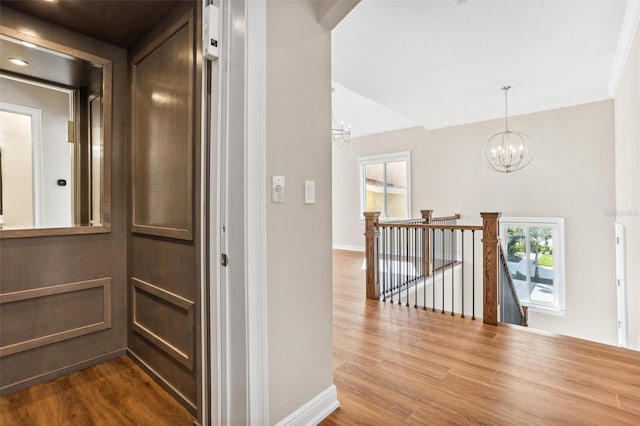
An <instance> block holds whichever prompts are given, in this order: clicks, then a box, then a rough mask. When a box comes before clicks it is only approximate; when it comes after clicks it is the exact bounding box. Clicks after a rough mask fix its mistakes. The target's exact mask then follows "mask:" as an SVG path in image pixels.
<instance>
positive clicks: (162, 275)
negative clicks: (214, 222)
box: [128, 4, 201, 414]
mask: <svg viewBox="0 0 640 426" xmlns="http://www.w3.org/2000/svg"><path fill="white" fill-rule="evenodd" d="M188 6H190V7H188ZM193 6H194V5H193V4H191V5H189V4H186V5H181V6H180V7H179V9H177V10H175V11H174V12H173V13H172V14H170V16H168V17H167V19H166V20H165V21H163V22H161V23H160V24H159V25H158V26H156V28H155V29H154V30H152V31H151V32H150V33H149V34H148V35H147V36H146V37H145V38H144V39H143V40H142V41H140V42H139V43H138V44H137V45H136V47H135V48H134V49H132V50H131V52H130V64H131V66H130V78H131V89H132V93H131V156H132V158H131V200H132V203H131V236H130V244H131V245H130V251H129V290H130V291H129V324H130V327H129V333H128V339H129V341H128V344H129V345H128V346H129V350H130V352H131V354H132V355H133V357H134V359H136V360H137V361H138V362H139V363H140V364H141V365H142V366H143V367H145V368H146V369H147V370H148V371H150V372H151V373H152V374H153V375H154V377H155V378H156V379H157V380H158V382H159V383H160V384H162V385H163V386H164V387H165V388H166V389H167V390H169V391H170V393H172V394H173V395H174V397H176V398H177V399H178V400H179V401H180V402H181V403H182V404H183V405H185V406H186V407H187V408H188V409H190V410H191V411H192V412H193V413H194V414H195V413H196V411H197V408H198V400H199V396H198V390H199V389H200V386H199V374H198V371H199V363H200V362H201V361H200V359H199V355H198V354H199V352H198V348H199V346H200V345H199V342H198V336H199V330H200V321H199V317H200V284H199V282H200V276H199V270H200V268H199V265H200V260H199V259H200V237H199V235H200V222H199V214H198V211H199V208H200V199H199V197H198V194H199V186H200V182H199V178H198V177H199V176H200V170H199V164H200V161H199V158H200V152H199V149H198V147H199V143H198V142H197V141H199V140H200V132H199V129H200V119H199V117H200V99H201V87H200V86H201V85H200V77H199V76H200V68H199V64H200V62H201V61H199V60H198V52H199V50H198V44H199V43H198V39H199V37H197V36H196V34H198V30H199V28H198V26H197V22H198V20H197V18H198V13H197V8H195V7H193Z"/></svg>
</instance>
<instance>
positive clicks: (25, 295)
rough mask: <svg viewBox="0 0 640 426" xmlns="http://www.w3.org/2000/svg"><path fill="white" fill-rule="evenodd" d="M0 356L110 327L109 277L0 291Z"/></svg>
mask: <svg viewBox="0 0 640 426" xmlns="http://www.w3.org/2000/svg"><path fill="white" fill-rule="evenodd" d="M0 324H2V327H1V328H0V357H2V356H7V355H12V354H15V353H18V352H22V351H26V350H29V349H34V348H38V347H41V346H45V345H49V344H52V343H57V342H61V341H63V340H68V339H72V338H74V337H78V336H84V335H86V334H91V333H95V332H97V331H101V330H106V329H108V328H111V278H101V279H96V280H88V281H81V282H75V283H67V284H60V285H55V286H50V287H42V288H37V289H29V290H20V291H15V292H12V293H3V294H0Z"/></svg>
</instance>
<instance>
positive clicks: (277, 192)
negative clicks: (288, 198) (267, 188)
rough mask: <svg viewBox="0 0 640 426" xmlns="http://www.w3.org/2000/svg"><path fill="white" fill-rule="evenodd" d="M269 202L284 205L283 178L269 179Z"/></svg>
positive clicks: (274, 177) (273, 177)
mask: <svg viewBox="0 0 640 426" xmlns="http://www.w3.org/2000/svg"><path fill="white" fill-rule="evenodd" d="M271 201H272V202H274V203H284V176H272V177H271Z"/></svg>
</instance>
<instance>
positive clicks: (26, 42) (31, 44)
mask: <svg viewBox="0 0 640 426" xmlns="http://www.w3.org/2000/svg"><path fill="white" fill-rule="evenodd" d="M22 45H23V46H27V47H31V48H33V47H36V45H35V44H33V43H29V42H28V41H23V42H22Z"/></svg>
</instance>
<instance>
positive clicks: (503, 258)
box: [498, 245, 528, 327]
mask: <svg viewBox="0 0 640 426" xmlns="http://www.w3.org/2000/svg"><path fill="white" fill-rule="evenodd" d="M498 247H499V250H498V252H499V254H500V264H501V265H502V268H503V269H504V271H505V272H506V274H505V275H506V277H507V283H508V284H509V288H510V289H511V294H513V298H514V299H515V301H516V306H517V307H518V312H520V318H521V321H520V325H522V326H523V327H527V322H528V318H527V317H528V312H527V310H528V309H527V306H522V305H521V304H520V299H519V298H518V292H517V291H516V286H515V284H514V283H513V277H512V276H511V273H510V272H509V265H508V264H507V258H506V256H505V255H504V250H503V249H502V245H498Z"/></svg>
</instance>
